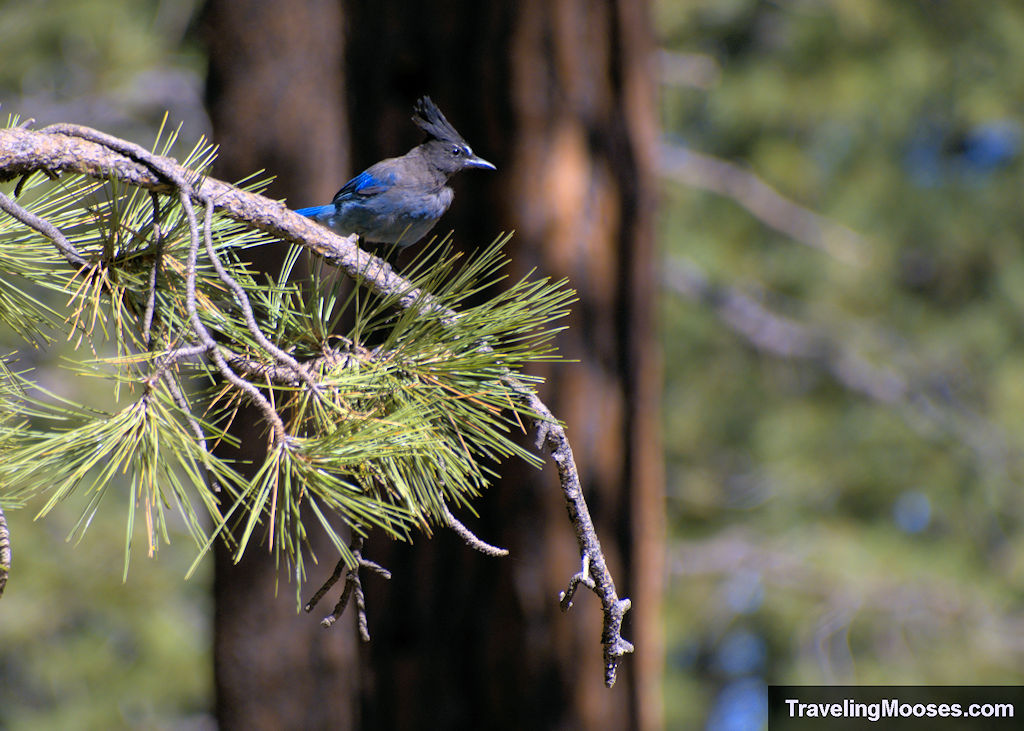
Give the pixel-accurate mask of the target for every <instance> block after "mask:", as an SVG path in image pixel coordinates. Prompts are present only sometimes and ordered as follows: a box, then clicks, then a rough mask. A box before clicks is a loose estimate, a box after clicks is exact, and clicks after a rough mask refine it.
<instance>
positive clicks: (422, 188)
mask: <svg viewBox="0 0 1024 731" xmlns="http://www.w3.org/2000/svg"><path fill="white" fill-rule="evenodd" d="M412 121H413V123H414V124H415V125H416V126H417V127H419V128H420V129H422V130H423V131H424V132H426V133H427V139H426V141H424V142H423V144H421V145H417V146H416V147H414V148H412V149H411V150H409V152H407V153H405V154H404V155H402V156H401V157H391V158H388V159H387V160H381V161H380V162H378V163H377V164H376V165H371V166H370V167H368V168H367V169H366V170H364V171H363V172H361V173H359V175H357V176H355V177H354V178H352V179H351V180H350V181H348V182H347V183H345V186H344V187H343V188H342V189H341V190H339V191H338V193H337V195H335V196H334V201H333V202H331V203H330V204H328V205H326V206H313V207H312V208H301V209H299V210H298V211H297V212H298V213H301V214H302V215H303V216H308V217H309V218H312V219H313V220H314V221H317V222H318V223H321V224H323V225H324V226H327V227H328V228H330V229H332V230H334V231H335V232H337V233H339V234H341V235H343V236H347V235H349V234H359V236H360V237H362V239H363V240H364V241H365V242H367V243H370V244H397V245H398V246H399V247H400V248H404V247H406V246H409V245H410V244H414V243H416V242H417V241H419V240H420V239H421V238H423V237H424V236H426V235H427V232H428V231H430V229H432V228H433V227H434V224H435V223H437V220H438V219H439V218H440V217H441V215H442V214H443V213H444V212H445V211H446V210H448V206H450V205H451V203H452V198H453V197H454V196H455V192H454V191H453V190H452V189H451V188H450V187H448V178H450V177H451V176H452V175H454V174H455V173H457V172H459V171H460V170H462V169H463V168H485V169H487V170H496V169H497V168H495V167H494V165H492V164H491V163H489V162H487V161H486V160H484V159H482V158H480V157H477V156H476V155H474V154H473V150H471V149H470V147H469V144H468V143H467V142H466V141H465V140H464V139H463V138H462V135H460V134H459V133H458V132H456V131H455V128H454V127H452V125H451V124H450V123H449V122H448V120H447V119H445V118H444V115H443V114H441V110H440V109H438V108H437V107H436V106H435V105H434V102H432V101H431V100H430V97H429V96H424V97H421V98H420V99H418V100H417V101H416V105H415V106H414V107H413V116H412Z"/></svg>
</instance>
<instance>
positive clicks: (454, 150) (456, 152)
mask: <svg viewBox="0 0 1024 731" xmlns="http://www.w3.org/2000/svg"><path fill="white" fill-rule="evenodd" d="M451 152H452V154H453V155H455V157H458V156H459V155H461V154H462V148H461V147H458V146H455V147H452V150H451Z"/></svg>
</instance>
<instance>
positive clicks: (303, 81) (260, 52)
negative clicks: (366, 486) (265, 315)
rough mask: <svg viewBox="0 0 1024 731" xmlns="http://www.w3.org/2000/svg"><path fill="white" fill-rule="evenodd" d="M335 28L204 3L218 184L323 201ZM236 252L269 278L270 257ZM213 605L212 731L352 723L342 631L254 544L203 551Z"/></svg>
mask: <svg viewBox="0 0 1024 731" xmlns="http://www.w3.org/2000/svg"><path fill="white" fill-rule="evenodd" d="M341 21H342V16H341V8H340V6H339V5H338V3H337V2H335V1H334V0H289V2H287V3H282V2H275V1H274V0H209V2H208V3H207V5H206V8H205V11H204V16H203V19H202V33H203V35H204V37H205V41H206V46H207V48H208V49H209V58H210V65H209V71H208V79H207V105H208V107H209V111H210V116H211V119H212V122H213V128H214V141H215V142H216V143H217V144H218V145H219V146H220V154H219V157H218V159H217V164H216V174H217V175H218V177H220V178H223V179H224V180H239V179H241V178H244V177H246V176H249V175H251V174H252V173H254V172H256V171H258V170H260V169H264V170H266V174H267V175H268V176H274V177H275V180H274V181H273V183H271V185H270V187H269V189H268V191H267V195H270V196H272V197H287V198H289V200H290V201H293V202H294V203H293V205H295V206H301V205H305V204H311V203H313V202H317V201H319V199H320V198H322V197H323V196H324V195H325V191H332V192H333V191H334V190H335V188H336V187H337V184H338V181H339V180H341V179H342V178H343V176H344V174H345V172H346V171H347V168H348V164H347V157H348V140H347V131H346V127H345V114H344V105H343V104H342V102H341V93H342V89H343V83H342V69H343V66H342V59H341V55H342V48H343V47H342V34H343V28H342V22H341ZM326 195H327V196H328V197H329V196H330V193H326ZM247 253H248V255H249V256H250V258H251V259H253V260H255V262H256V264H257V265H258V266H261V267H262V268H264V269H271V270H273V269H277V268H278V266H279V264H280V260H281V257H282V255H283V247H282V248H281V249H276V248H275V247H269V246H268V247H264V248H263V249H261V250H257V251H255V252H247ZM242 416H243V415H240V418H238V419H237V420H236V422H235V427H234V431H235V434H236V436H238V437H239V439H240V440H241V444H242V445H243V446H242V448H241V450H240V453H239V454H238V455H237V456H238V457H239V458H241V459H246V460H255V461H257V462H258V461H259V460H261V459H262V445H263V442H264V439H263V436H262V435H261V434H260V432H259V430H258V429H256V428H255V427H254V424H255V416H256V415H255V412H250V413H249V414H248V416H249V417H250V418H247V419H246V418H241V417H242ZM312 543H313V547H314V550H315V551H316V553H317V555H318V556H319V557H321V561H322V564H321V566H323V565H326V566H328V567H333V565H334V562H335V560H336V556H337V553H336V551H335V549H334V547H333V546H332V545H331V544H330V542H329V541H328V540H326V539H325V538H324V536H323V535H322V534H320V533H317V532H314V533H313V539H312ZM324 559H326V560H324ZM315 568H316V567H314V569H315ZM328 570H329V569H328ZM313 578H314V579H315V578H316V577H315V576H314V577H313ZM275 594H276V596H275ZM214 602H215V614H214V671H215V680H216V686H217V694H216V698H217V720H218V723H219V726H220V728H221V729H224V730H225V731H230V730H232V729H245V730H246V731H253V730H254V729H268V730H270V729H273V730H278V729H327V728H330V729H347V728H356V727H357V726H358V723H357V717H356V715H355V713H354V709H356V708H358V706H357V704H355V703H354V702H353V701H354V698H355V697H356V696H355V688H356V676H357V663H358V659H357V658H358V653H357V651H356V640H355V637H354V634H353V632H352V631H345V627H344V626H341V627H339V630H340V631H337V632H334V633H332V634H327V633H326V632H325V631H324V629H323V628H322V627H321V626H320V625H319V624H318V622H317V620H316V619H314V618H312V617H308V616H305V615H302V616H297V615H296V602H295V584H294V581H293V580H292V579H291V578H290V577H288V576H287V575H286V574H285V572H284V571H279V570H278V568H277V567H276V566H275V564H274V559H273V556H272V555H271V554H270V553H269V552H268V551H267V550H266V547H265V544H264V545H262V546H257V545H252V546H250V549H249V551H248V552H247V553H246V556H245V559H244V560H243V561H242V562H241V563H240V564H238V565H235V564H234V563H233V560H232V555H231V551H229V550H226V549H225V548H224V547H223V546H221V545H220V544H218V545H217V547H216V558H215V574H214ZM346 619H348V620H351V617H349V618H346ZM342 625H344V621H343V623H342Z"/></svg>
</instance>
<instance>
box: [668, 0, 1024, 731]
mask: <svg viewBox="0 0 1024 731" xmlns="http://www.w3.org/2000/svg"><path fill="white" fill-rule="evenodd" d="M656 27H657V28H658V30H659V33H660V40H661V43H662V47H663V48H664V49H666V50H667V51H668V53H667V54H664V56H663V59H662V60H663V85H662V114H663V118H662V121H663V124H664V136H665V139H666V140H667V141H668V143H669V144H672V145H677V146H685V147H687V148H689V149H692V150H694V151H698V152H701V153H704V154H709V155H713V156H716V157H719V158H722V159H724V160H728V161H730V162H732V163H735V164H737V165H738V166H739V167H740V168H741V169H743V170H745V171H747V172H749V173H750V174H751V175H753V176H756V177H757V178H759V179H760V180H762V181H763V182H766V183H768V184H769V185H771V186H773V187H774V188H775V189H776V190H777V191H778V192H780V193H781V194H782V195H784V196H786V197H787V198H789V199H790V200H792V201H794V202H796V203H798V204H800V205H802V206H805V207H807V208H808V209H810V210H812V211H815V212H817V213H820V214H823V215H825V216H827V217H828V218H829V219H831V220H832V221H834V222H835V223H837V224H840V225H843V226H847V227H850V228H852V229H853V230H854V231H856V232H857V233H858V234H860V235H861V236H862V237H863V239H862V242H861V244H860V248H859V250H858V251H859V254H858V256H857V257H856V260H857V261H856V262H848V261H843V260H840V259H838V258H835V257H833V256H830V255H829V254H827V253H824V252H823V251H822V250H820V249H817V248H813V247H809V246H807V245H805V244H803V243H799V242H797V241H794V240H793V239H792V238H790V237H789V236H787V235H784V234H782V233H780V232H779V231H778V230H776V229H774V228H773V227H771V226H769V225H766V223H765V222H764V221H762V220H760V219H759V218H758V217H756V216H754V215H752V214H751V213H750V212H749V211H748V210H747V209H746V208H744V207H743V206H742V205H740V204H739V203H738V202H737V201H736V200H734V199H732V198H730V197H725V196H721V195H718V194H715V193H710V192H706V191H705V190H702V189H700V187H701V186H698V187H693V186H690V185H684V184H681V183H679V182H677V181H674V180H673V179H672V178H671V177H670V176H666V180H665V185H664V190H663V207H662V211H663V213H662V220H661V237H662V242H663V247H664V252H665V256H666V257H667V258H668V259H669V260H670V261H672V260H677V259H679V258H683V259H684V260H685V261H687V262H688V263H689V264H690V265H692V266H695V267H699V269H700V270H701V271H703V272H704V274H705V275H706V276H707V277H708V278H709V280H710V281H712V282H713V283H715V284H716V285H719V286H721V287H725V288H727V289H729V290H730V291H741V292H743V293H746V294H748V295H750V296H752V297H753V299H754V301H755V302H757V303H759V304H760V305H761V306H762V307H764V308H766V309H767V310H769V311H771V312H774V313H775V314H777V315H780V316H782V317H785V318H788V319H789V320H790V321H793V322H795V323H797V324H799V325H802V326H804V327H806V328H807V329H808V330H809V331H812V332H815V333H818V334H820V335H822V336H823V337H824V340H825V342H827V343H828V344H829V347H831V348H832V349H833V353H834V352H836V351H838V350H841V349H846V350H847V351H849V352H854V353H856V354H858V355H859V356H860V357H861V358H862V359H863V361H864V363H866V364H868V365H870V366H871V367H873V368H876V369H880V370H879V371H877V372H885V373H888V374H890V375H893V376H895V377H896V378H897V379H902V382H903V383H905V385H906V390H905V391H904V396H903V397H902V398H897V399H895V400H892V401H888V402H882V401H877V400H871V399H869V398H867V397H865V396H864V395H863V394H862V393H857V392H854V391H852V390H851V389H849V388H848V387H846V385H844V384H843V383H842V382H841V380H840V379H837V378H835V377H834V374H833V373H830V372H829V369H828V368H826V367H823V366H824V363H825V362H826V361H827V360H828V358H829V353H828V352H826V353H824V354H823V355H822V357H820V358H806V359H793V358H787V357H782V356H779V355H778V354H774V353H772V352H770V351H769V350H766V349H763V348H762V349H759V348H756V347H754V346H753V345H752V344H751V342H750V341H749V340H748V338H747V337H745V336H743V335H740V334H739V333H738V332H737V331H736V330H735V328H734V327H732V326H731V325H730V324H728V323H727V322H726V321H725V320H724V319H723V318H721V317H720V316H718V315H717V314H716V313H715V311H714V310H713V309H712V308H710V307H708V306H707V303H706V302H701V303H699V302H695V301H694V300H693V299H692V298H686V297H682V296H680V294H679V293H678V292H673V291H668V292H666V294H665V296H664V305H663V310H662V318H663V329H664V339H663V346H664V349H665V360H666V369H665V371H666V394H665V399H664V404H665V414H664V420H665V421H664V423H665V440H666V447H667V459H668V467H669V515H670V521H671V531H672V536H673V539H672V545H671V546H670V549H669V551H670V591H669V597H668V601H667V604H666V621H667V634H668V637H669V640H670V645H669V648H668V652H669V663H668V679H667V684H666V692H665V698H666V703H667V710H668V717H669V724H668V725H669V727H670V728H695V727H697V726H698V725H699V724H701V723H707V726H708V727H709V728H750V727H751V726H745V725H742V724H741V725H738V726H736V725H730V724H733V723H739V721H738V719H740V718H747V717H746V716H743V712H744V704H745V703H753V704H754V705H757V703H758V702H760V697H759V695H758V694H759V693H762V692H763V683H765V682H768V683H790V684H795V683H822V682H827V683H851V684H853V683H879V684H915V683H922V684H924V683H932V684H939V683H947V684H985V683H988V684H1013V683H1021V682H1024V662H1022V661H1024V645H1021V643H1020V641H1019V637H1020V636H1021V630H1022V629H1024V593H1022V580H1024V537H1022V532H1021V527H1022V521H1024V501H1022V495H1021V490H1020V487H1019V485H1020V481H1021V477H1022V463H1021V458H1020V452H1021V447H1022V445H1024V420H1022V417H1021V414H1022V413H1024V411H1022V407H1024V341H1022V339H1021V332H1022V325H1024V317H1022V314H1024V310H1022V307H1021V305H1022V297H1024V295H1022V292H1024V288H1022V286H1021V285H1022V284H1024V256H1022V253H1024V245H1022V244H1024V242H1022V240H1021V231H1022V230H1024V225H1022V224H1024V209H1022V207H1021V206H1020V204H1019V200H1018V199H1019V195H1020V194H1019V191H1020V190H1021V188H1022V185H1024V166H1022V156H1021V141H1022V133H1024V127H1022V122H1024V118H1022V116H1021V113H1022V109H1021V99H1024V6H1022V5H1020V4H1019V3H1016V2H1012V1H1011V0H993V1H992V2H988V3H984V4H978V3H973V2H969V1H967V0H945V1H942V2H939V1H932V0H915V1H910V0H908V1H906V2H899V3H893V2H887V1H886V0H821V1H819V2H785V3H781V2H763V1H759V0H728V1H725V2H723V1H722V0H661V1H660V2H659V3H657V22H656ZM753 717H755V716H751V718H753ZM705 719H709V720H705ZM753 727H756V725H755V726H753Z"/></svg>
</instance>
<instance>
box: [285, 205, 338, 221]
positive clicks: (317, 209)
mask: <svg viewBox="0 0 1024 731" xmlns="http://www.w3.org/2000/svg"><path fill="white" fill-rule="evenodd" d="M295 212H296V213H298V214H299V215H302V216H305V217H306V218H318V217H319V216H324V215H327V214H328V213H334V204H333V203H328V204H327V205H326V206H312V207H311V208H297V209H295Z"/></svg>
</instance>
